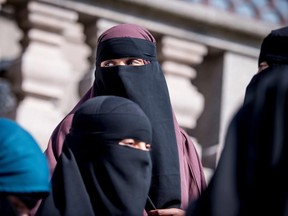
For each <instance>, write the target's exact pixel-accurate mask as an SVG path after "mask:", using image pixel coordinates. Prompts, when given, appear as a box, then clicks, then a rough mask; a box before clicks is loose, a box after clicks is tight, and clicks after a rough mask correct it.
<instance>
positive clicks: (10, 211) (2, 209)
mask: <svg viewBox="0 0 288 216" xmlns="http://www.w3.org/2000/svg"><path fill="white" fill-rule="evenodd" d="M0 215H1V216H18V215H19V214H18V212H17V209H16V208H15V206H14V205H13V204H12V203H11V202H10V201H9V199H8V197H0Z"/></svg>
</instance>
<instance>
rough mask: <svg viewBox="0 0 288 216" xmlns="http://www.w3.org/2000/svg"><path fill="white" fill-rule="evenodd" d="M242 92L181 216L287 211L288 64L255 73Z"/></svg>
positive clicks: (281, 215)
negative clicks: (215, 157)
mask: <svg viewBox="0 0 288 216" xmlns="http://www.w3.org/2000/svg"><path fill="white" fill-rule="evenodd" d="M260 77H261V78H260ZM247 94H248V95H249V100H247V101H246V103H244V105H243V107H241V108H240V110H239V111H238V112H237V113H236V115H235V116H234V118H233V120H232V122H231V124H230V125H229V128H228V131H227V136H226V140H225V145H224V149H223V152H222V154H221V157H220V160H219V163H218V166H217V168H216V170H215V173H214V175H213V177H212V179H211V181H210V183H209V185H208V188H207V190H206V191H205V192H204V193H203V196H201V197H200V199H199V200H197V202H194V203H192V204H191V205H190V207H189V209H188V210H187V216H190V215H191V216H192V215H193V216H198V215H201V216H223V215H225V216H236V215H237V216H242V215H243V216H247V215H251V216H252V215H277V216H286V215H288V185H287V182H288V175H287V174H286V173H287V169H288V167H287V166H288V134H287V130H288V66H287V65H273V66H271V67H269V68H268V69H266V70H264V71H263V72H260V73H259V76H258V75H257V77H256V78H255V79H254V80H253V82H252V83H251V84H250V88H249V91H248V92H247Z"/></svg>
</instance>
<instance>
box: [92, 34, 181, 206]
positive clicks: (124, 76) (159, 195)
mask: <svg viewBox="0 0 288 216" xmlns="http://www.w3.org/2000/svg"><path fill="white" fill-rule="evenodd" d="M139 42H141V43H139ZM116 43H117V44H122V45H121V46H122V48H121V50H119V47H117V46H114V44H116ZM135 44H136V45H137V47H139V46H140V47H141V49H138V48H137V47H135V46H136V45H135ZM99 47H100V49H98V50H97V56H98V58H97V62H96V72H95V82H94V93H95V95H97V96H100V95H117V96H121V97H125V98H128V99H130V100H132V101H134V102H136V103H137V104H138V105H139V106H140V107H141V108H142V109H143V111H144V112H145V113H146V115H147V116H148V118H149V119H150V121H151V124H152V129H153V141H152V145H153V150H152V151H151V157H152V161H153V170H152V185H151V189H150V193H149V196H150V198H151V200H152V202H153V203H154V204H155V206H156V207H157V208H169V207H177V208H180V203H181V191H180V190H181V189H180V171H179V159H178V149H177V143H176V136H175V131H174V124H173V116H172V108H171V103H170V98H169V92H168V88H167V84H166V81H165V78H164V74H163V72H162V70H161V68H160V65H159V63H158V62H157V61H155V60H154V58H156V56H155V55H156V47H155V44H154V43H152V42H149V41H146V40H142V39H135V38H129V40H128V39H126V38H113V39H109V40H106V41H104V42H102V43H100V44H99ZM151 47H153V49H151ZM136 48H137V49H136ZM103 52H104V54H103ZM106 52H107V53H112V54H111V55H109V54H106ZM146 52H149V53H146ZM122 53H124V55H123V54H122ZM102 55H104V56H106V55H108V57H109V58H111V57H112V56H113V58H122V57H125V56H126V57H127V56H130V57H136V58H137V57H139V58H144V56H152V57H153V58H150V59H149V60H150V61H149V63H148V64H146V65H143V66H115V67H105V68H102V67H99V65H100V63H101V58H102V57H101V56H102ZM108 57H107V58H108ZM103 59H106V57H103ZM145 60H148V59H145Z"/></svg>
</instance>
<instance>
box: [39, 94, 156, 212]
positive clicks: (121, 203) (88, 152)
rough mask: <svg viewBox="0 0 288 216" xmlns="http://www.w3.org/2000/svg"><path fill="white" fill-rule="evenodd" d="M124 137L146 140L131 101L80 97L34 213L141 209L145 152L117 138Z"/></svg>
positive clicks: (147, 162) (146, 181)
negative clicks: (47, 187) (48, 188)
mask: <svg viewBox="0 0 288 216" xmlns="http://www.w3.org/2000/svg"><path fill="white" fill-rule="evenodd" d="M126 138H132V139H135V140H139V141H144V142H146V143H151V141H152V129H151V125H150V122H149V119H148V118H147V116H146V115H145V114H144V112H143V111H142V109H141V108H140V107H139V106H138V105H137V104H135V103H133V102H132V101H130V100H128V99H126V98H122V97H116V96H100V97H95V98H91V99H89V100H88V101H86V102H85V103H83V104H82V105H81V106H80V107H79V109H78V110H77V111H76V112H75V115H74V118H73V122H72V127H71V130H70V133H69V134H68V135H67V136H66V139H65V143H64V147H63V152H62V154H61V157H60V161H59V162H58V164H57V166H56V168H55V171H54V174H53V177H52V193H51V195H50V196H49V197H48V198H47V199H46V200H44V201H43V202H42V204H41V206H40V208H39V210H38V212H37V215H47V216H48V215H49V216H51V215H53V216H57V215H66V216H82V215H83V216H92V215H105V216H106V215H107V216H108V215H111V216H112V215H113V216H114V215H125V216H138V215H142V214H143V211H144V207H145V203H146V200H147V197H148V192H149V188H150V182H151V172H152V165H151V159H150V154H149V152H148V151H143V150H139V149H135V148H132V147H127V146H122V145H119V144H118V143H119V141H121V140H122V139H126ZM152 148H153V146H152Z"/></svg>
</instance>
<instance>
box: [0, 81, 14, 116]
mask: <svg viewBox="0 0 288 216" xmlns="http://www.w3.org/2000/svg"><path fill="white" fill-rule="evenodd" d="M16 111H17V99H16V96H15V94H14V93H13V91H12V87H11V84H10V82H9V81H8V80H6V79H3V78H0V117H5V118H9V119H12V120H15V118H16Z"/></svg>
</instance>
